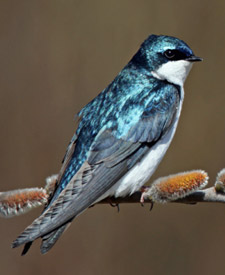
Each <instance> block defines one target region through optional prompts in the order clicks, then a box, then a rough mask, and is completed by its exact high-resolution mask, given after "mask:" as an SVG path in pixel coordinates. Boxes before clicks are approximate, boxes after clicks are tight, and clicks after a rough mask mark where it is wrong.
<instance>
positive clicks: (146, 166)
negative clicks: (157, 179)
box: [109, 129, 174, 197]
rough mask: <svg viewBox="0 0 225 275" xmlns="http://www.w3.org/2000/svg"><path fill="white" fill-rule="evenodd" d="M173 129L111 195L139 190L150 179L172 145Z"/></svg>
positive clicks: (120, 195)
mask: <svg viewBox="0 0 225 275" xmlns="http://www.w3.org/2000/svg"><path fill="white" fill-rule="evenodd" d="M171 130H173V129H171ZM171 130H170V131H169V132H168V133H167V134H166V135H165V136H164V137H163V138H162V139H161V140H160V141H158V142H157V143H156V144H155V145H154V146H153V147H151V148H150V149H149V152H148V153H147V154H146V155H145V156H144V158H143V159H142V160H141V161H139V162H138V163H137V164H136V165H135V166H134V167H133V168H132V169H131V170H130V171H129V172H128V173H126V174H125V175H124V176H123V177H122V178H121V179H120V180H119V181H118V182H117V183H116V184H115V185H114V186H113V187H112V188H111V190H109V191H111V192H112V194H111V195H113V196H115V197H123V196H127V195H130V194H132V193H134V192H135V191H138V190H139V189H140V188H141V187H142V186H143V185H144V184H145V183H146V182H147V181H148V180H149V179H150V177H151V176H152V174H153V173H154V172H155V170H156V168H157V167H158V165H159V163H160V161H161V160H162V158H163V156H164V155H165V153H166V151H167V149H168V147H169V145H170V142H171V140H172V137H173V134H174V133H172V132H173V131H171Z"/></svg>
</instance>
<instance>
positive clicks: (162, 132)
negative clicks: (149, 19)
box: [12, 35, 201, 254]
mask: <svg viewBox="0 0 225 275" xmlns="http://www.w3.org/2000/svg"><path fill="white" fill-rule="evenodd" d="M195 61H201V58H199V57H196V56H195V55H194V53H193V51H192V50H191V49H190V48H189V46H188V45H187V44H186V43H185V42H183V41H182V40H179V39H178V38H175V37H170V36H164V35H159V36H157V35H151V36H149V37H148V38H147V39H146V40H145V41H144V42H143V44H142V45H141V47H140V49H139V50H138V51H137V53H136V54H135V55H134V56H133V58H132V59H131V60H130V62H129V63H128V64H127V65H126V66H125V67H124V69H123V70H122V71H121V72H120V73H119V74H118V75H117V76H116V78H115V79H114V80H113V81H112V83H111V84H109V86H108V87H107V88H106V89H104V90H103V91H102V92H101V93H100V94H99V95H98V96H97V97H96V98H94V99H93V100H92V101H91V102H90V103H88V104H87V105H86V106H85V107H84V108H83V109H82V110H81V111H80V112H79V113H78V118H79V124H78V127H77V130H76V133H75V134H74V136H73V137H72V140H71V142H70V144H69V146H68V149H67V151H66V154H65V157H64V160H63V164H62V168H61V170H60V173H59V177H58V181H57V185H56V188H55V191H54V193H53V195H52V196H51V198H50V199H49V202H48V205H47V206H46V208H45V209H44V211H43V213H42V214H41V215H40V217H38V218H37V219H36V220H35V221H34V222H33V223H32V224H31V225H30V226H28V227H27V228H26V229H25V231H24V232H23V233H22V234H21V235H20V236H19V237H18V238H17V239H16V240H15V241H14V242H13V244H12V247H17V246H19V245H22V244H25V247H24V250H23V252H22V254H25V253H26V252H27V251H28V249H29V248H30V245H31V244H32V242H33V241H34V240H35V239H37V238H40V237H41V238H42V244H41V252H42V253H46V252H47V251H48V250H49V249H50V248H51V247H52V246H53V245H54V244H55V242H56V241H57V240H58V238H59V237H60V236H61V234H62V233H63V231H64V230H65V229H66V227H67V226H68V225H69V224H70V223H71V221H72V220H73V219H74V218H75V217H77V216H78V215H79V214H81V213H82V212H83V211H84V210H85V209H87V208H88V207H90V206H91V205H93V204H95V203H96V202H98V201H100V200H102V199H104V198H106V197H110V196H114V197H123V196H127V195H130V194H132V193H134V192H135V191H137V190H139V189H140V188H141V187H142V186H143V185H144V184H145V183H146V181H148V180H149V178H150V177H151V175H152V174H153V173H154V171H155V170H156V168H157V166H158V164H159V163H160V161H161V160H162V158H163V156H164V154H165V153H166V150H167V149H168V147H169V145H170V143H171V140H172V138H173V136H174V133H175V130H176V128H177V123H178V120H179V117H180V113H181V108H182V103H183V99H184V89H183V85H184V82H185V79H186V77H187V75H188V73H189V71H190V69H191V67H192V64H193V62H195Z"/></svg>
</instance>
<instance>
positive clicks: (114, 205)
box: [107, 197, 120, 213]
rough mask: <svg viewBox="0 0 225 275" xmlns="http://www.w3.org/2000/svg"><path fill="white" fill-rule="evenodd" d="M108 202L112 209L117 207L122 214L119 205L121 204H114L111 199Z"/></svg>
mask: <svg viewBox="0 0 225 275" xmlns="http://www.w3.org/2000/svg"><path fill="white" fill-rule="evenodd" d="M107 201H108V202H109V204H110V205H111V206H112V207H117V211H118V213H119V212H120V205H119V203H114V202H112V199H111V198H110V197H109V198H107Z"/></svg>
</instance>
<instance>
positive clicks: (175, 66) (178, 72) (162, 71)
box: [151, 60, 192, 87]
mask: <svg viewBox="0 0 225 275" xmlns="http://www.w3.org/2000/svg"><path fill="white" fill-rule="evenodd" d="M191 67H192V63H191V62H190V61H186V60H177V61H169V62H167V63H165V64H163V65H161V66H160V67H159V68H158V69H157V70H155V71H152V72H151V73H152V75H153V76H154V77H155V78H157V79H160V80H167V81H168V82H170V83H173V84H176V85H179V86H181V87H182V86H183V85H184V82H185V79H186V78H187V76H188V74H189V72H190V70H191Z"/></svg>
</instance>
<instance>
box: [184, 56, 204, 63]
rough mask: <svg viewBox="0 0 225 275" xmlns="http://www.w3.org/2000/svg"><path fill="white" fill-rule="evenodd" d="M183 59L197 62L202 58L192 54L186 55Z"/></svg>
mask: <svg viewBox="0 0 225 275" xmlns="http://www.w3.org/2000/svg"><path fill="white" fill-rule="evenodd" d="M185 60H187V61H190V62H197V61H202V60H203V59H202V58H201V57H198V56H194V55H192V56H189V57H187V58H186V59H185Z"/></svg>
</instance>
